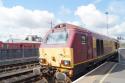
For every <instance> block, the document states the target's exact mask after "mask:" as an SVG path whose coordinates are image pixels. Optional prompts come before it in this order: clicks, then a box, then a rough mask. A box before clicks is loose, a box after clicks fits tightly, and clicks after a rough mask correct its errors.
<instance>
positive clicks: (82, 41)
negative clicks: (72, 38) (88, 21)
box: [81, 35, 86, 44]
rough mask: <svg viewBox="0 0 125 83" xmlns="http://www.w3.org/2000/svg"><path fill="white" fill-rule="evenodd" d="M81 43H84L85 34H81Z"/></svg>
mask: <svg viewBox="0 0 125 83" xmlns="http://www.w3.org/2000/svg"><path fill="white" fill-rule="evenodd" d="M81 43H82V44H86V36H85V35H82V37H81Z"/></svg>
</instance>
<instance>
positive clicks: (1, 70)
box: [0, 61, 39, 74]
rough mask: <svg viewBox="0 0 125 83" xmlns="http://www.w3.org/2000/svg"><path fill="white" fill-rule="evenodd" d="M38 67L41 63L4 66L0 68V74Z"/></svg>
mask: <svg viewBox="0 0 125 83" xmlns="http://www.w3.org/2000/svg"><path fill="white" fill-rule="evenodd" d="M38 65H39V63H38V62H37V61H36V62H29V63H23V64H22V63H21V64H11V65H3V66H0V74H4V73H9V72H12V71H16V70H20V69H26V68H27V69H28V68H34V67H36V66H38Z"/></svg>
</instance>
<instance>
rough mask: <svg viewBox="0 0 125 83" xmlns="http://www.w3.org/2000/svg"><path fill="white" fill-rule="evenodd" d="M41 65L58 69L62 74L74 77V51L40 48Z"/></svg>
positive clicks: (69, 49)
mask: <svg viewBox="0 0 125 83" xmlns="http://www.w3.org/2000/svg"><path fill="white" fill-rule="evenodd" d="M39 52H40V57H39V59H40V65H42V66H52V67H56V68H57V69H58V70H59V71H60V72H65V73H68V74H69V75H70V76H71V75H72V68H73V60H72V55H73V50H72V49H71V48H40V49H39Z"/></svg>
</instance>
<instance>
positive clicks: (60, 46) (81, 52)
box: [39, 23, 119, 77]
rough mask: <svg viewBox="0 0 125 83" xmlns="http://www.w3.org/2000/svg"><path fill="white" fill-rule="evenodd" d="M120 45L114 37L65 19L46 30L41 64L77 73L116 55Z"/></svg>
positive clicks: (72, 73) (41, 51)
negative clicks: (68, 22) (63, 21)
mask: <svg viewBox="0 0 125 83" xmlns="http://www.w3.org/2000/svg"><path fill="white" fill-rule="evenodd" d="M118 45H119V44H118V41H117V40H115V39H113V38H110V37H107V36H104V35H101V34H97V33H94V32H91V31H89V30H87V29H85V28H82V27H79V26H75V25H72V24H67V23H63V24H59V25H57V26H55V27H54V28H52V29H51V30H50V31H48V33H47V34H46V36H45V38H44V40H43V43H42V46H41V48H40V49H39V52H40V56H39V58H40V64H41V65H42V66H44V65H46V66H49V67H55V68H56V69H57V70H59V71H60V72H63V73H65V74H67V75H68V76H70V77H74V76H75V75H77V74H79V73H81V72H83V71H84V70H86V69H87V67H88V66H92V65H94V64H97V63H99V62H101V61H103V60H106V59H110V58H113V57H115V55H113V54H114V53H117V48H118Z"/></svg>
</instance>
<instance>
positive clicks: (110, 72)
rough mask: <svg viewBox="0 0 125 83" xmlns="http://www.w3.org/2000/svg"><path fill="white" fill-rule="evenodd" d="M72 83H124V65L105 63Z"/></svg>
mask: <svg viewBox="0 0 125 83" xmlns="http://www.w3.org/2000/svg"><path fill="white" fill-rule="evenodd" d="M73 83H125V64H120V63H115V62H106V63H104V64H102V65H101V66H99V67H97V68H96V69H94V70H92V71H91V72H89V73H87V74H86V75H84V76H82V77H80V78H79V79H77V80H75V81H74V82H73Z"/></svg>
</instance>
